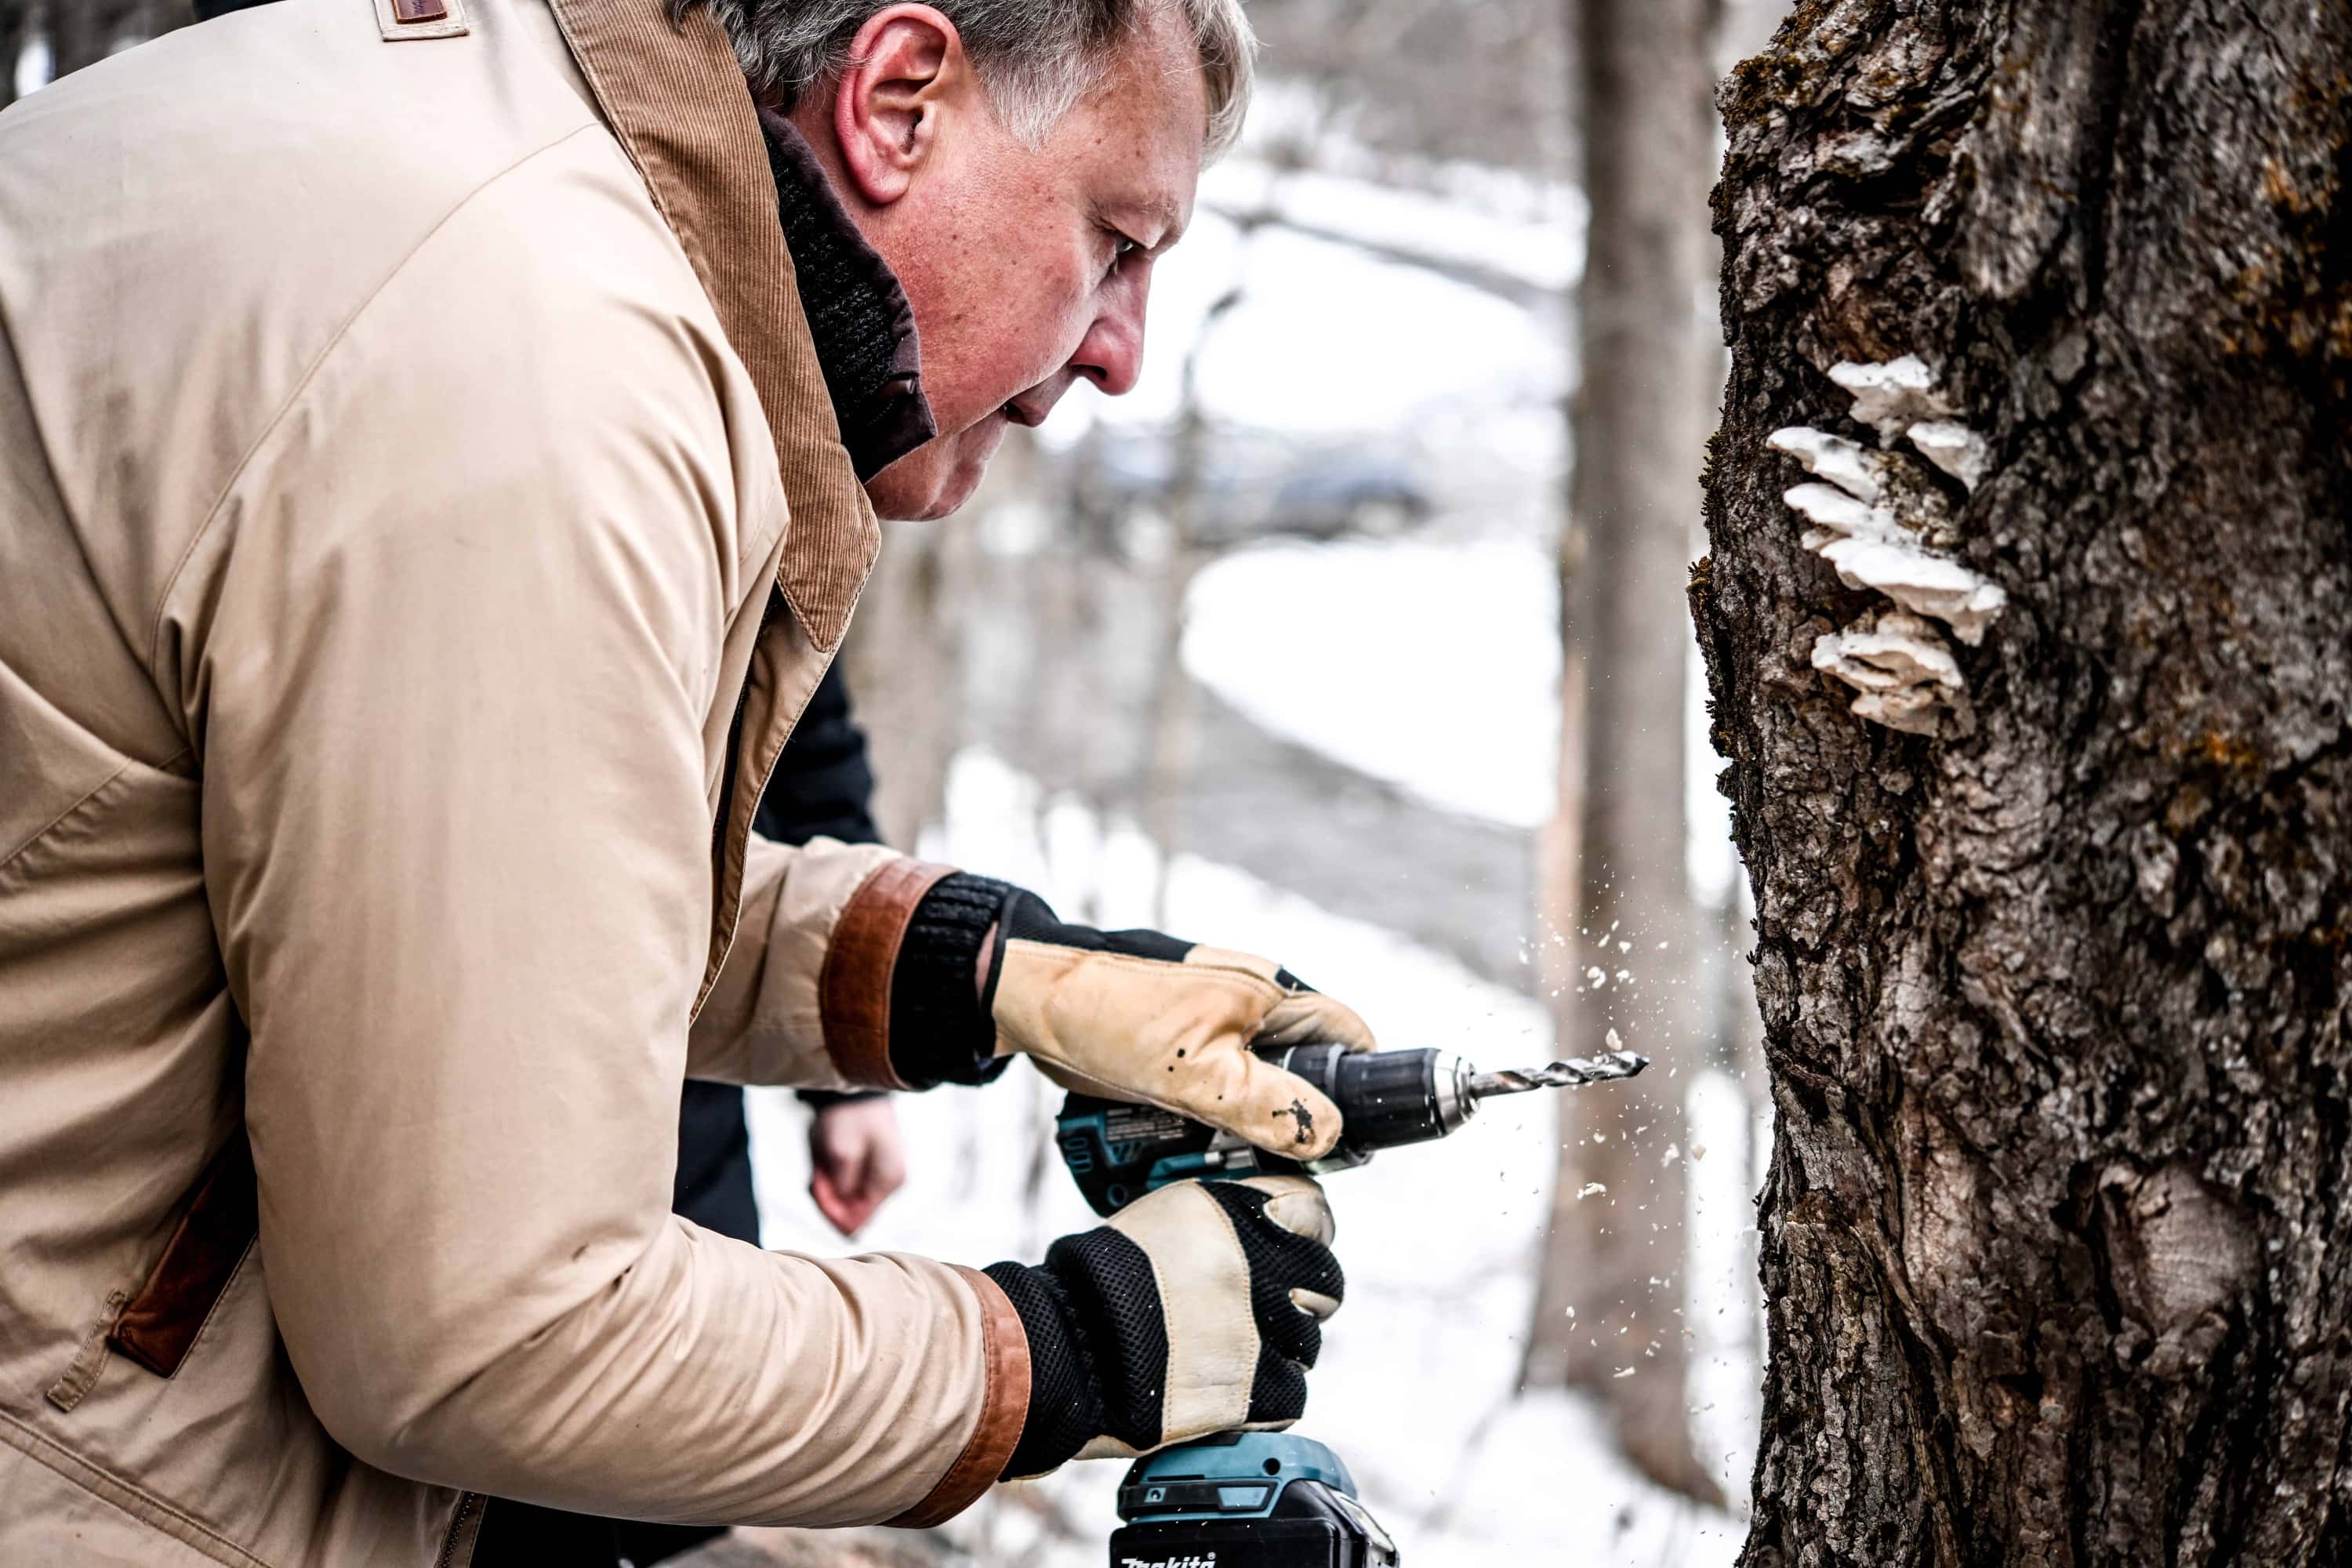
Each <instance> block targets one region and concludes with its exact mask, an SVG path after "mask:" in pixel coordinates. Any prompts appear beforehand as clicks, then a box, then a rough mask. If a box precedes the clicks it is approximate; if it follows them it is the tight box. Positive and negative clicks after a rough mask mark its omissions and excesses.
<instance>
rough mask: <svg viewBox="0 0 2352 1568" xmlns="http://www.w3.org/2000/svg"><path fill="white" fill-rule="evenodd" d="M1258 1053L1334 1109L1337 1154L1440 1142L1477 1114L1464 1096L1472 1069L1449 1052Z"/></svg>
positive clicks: (1314, 1049)
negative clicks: (1325, 1097)
mask: <svg viewBox="0 0 2352 1568" xmlns="http://www.w3.org/2000/svg"><path fill="white" fill-rule="evenodd" d="M1262 1054H1263V1055H1264V1056H1265V1058H1266V1059H1267V1060H1268V1061H1271V1062H1272V1063H1273V1064H1274V1065H1275V1066H1276V1067H1278V1068H1285V1069H1286V1070H1288V1071H1290V1072H1294V1073H1297V1075H1298V1076H1299V1077H1300V1078H1303V1079H1306V1080H1307V1082H1309V1083H1311V1084H1313V1085H1314V1086H1315V1087H1316V1088H1318V1089H1321V1090H1322V1091H1323V1092H1324V1093H1325V1094H1326V1095H1328V1097H1329V1098H1330V1100H1331V1103H1332V1104H1334V1105H1336V1106H1338V1107H1339V1142H1340V1148H1341V1150H1343V1151H1345V1152H1346V1153H1349V1154H1355V1155H1369V1154H1370V1153H1372V1152H1375V1151H1377V1150H1381V1149H1394V1148H1398V1147H1400V1146H1402V1145H1403V1144H1406V1143H1426V1142H1429V1141H1430V1140H1431V1139H1433V1138H1443V1137H1444V1136H1445V1135H1446V1134H1447V1133H1449V1132H1452V1131H1455V1130H1456V1129H1458V1128H1459V1127H1460V1126H1461V1125H1462V1124H1463V1123H1464V1122H1465V1121H1469V1120H1470V1117H1471V1114H1472V1113H1473V1112H1474V1111H1475V1110H1477V1108H1478V1102H1477V1100H1476V1099H1475V1097H1474V1096H1473V1095H1472V1094H1471V1092H1470V1078H1471V1068H1470V1064H1469V1063H1468V1062H1465V1061H1464V1060H1463V1059H1462V1058H1460V1057H1457V1056H1455V1055H1454V1053H1453V1052H1451V1051H1435V1050H1427V1049H1423V1050H1417V1051H1350V1050H1348V1049H1346V1048H1345V1047H1339V1046H1291V1047H1286V1048H1284V1049H1281V1050H1278V1051H1267V1052H1264V1053H1262ZM1349 1163H1355V1162H1353V1161H1350V1162H1349Z"/></svg>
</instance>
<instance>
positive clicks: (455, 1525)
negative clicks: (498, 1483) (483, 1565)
mask: <svg viewBox="0 0 2352 1568" xmlns="http://www.w3.org/2000/svg"><path fill="white" fill-rule="evenodd" d="M484 1501H485V1499H484V1498H483V1496H482V1494H481V1493H479V1492H459V1493H458V1494H457V1514H456V1516H455V1517H454V1518H452V1519H451V1520H450V1521H449V1533H448V1534H447V1535H446V1537H444V1538H443V1540H442V1542H441V1558H440V1561H439V1562H437V1563H435V1564H434V1568H449V1564H451V1563H454V1562H456V1561H457V1537H458V1536H460V1535H462V1534H464V1533H465V1531H466V1521H467V1520H468V1519H470V1518H472V1517H473V1515H474V1510H477V1509H478V1508H480V1507H481V1506H482V1505H483V1503H484Z"/></svg>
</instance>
